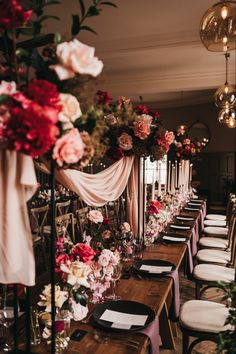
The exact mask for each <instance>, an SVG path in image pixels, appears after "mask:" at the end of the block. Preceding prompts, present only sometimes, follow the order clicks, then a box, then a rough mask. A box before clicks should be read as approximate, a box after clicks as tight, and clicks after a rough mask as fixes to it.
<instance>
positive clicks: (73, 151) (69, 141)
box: [52, 128, 84, 167]
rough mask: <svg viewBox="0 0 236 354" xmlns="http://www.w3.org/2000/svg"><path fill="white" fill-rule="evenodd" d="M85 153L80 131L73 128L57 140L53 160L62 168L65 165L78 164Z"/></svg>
mask: <svg viewBox="0 0 236 354" xmlns="http://www.w3.org/2000/svg"><path fill="white" fill-rule="evenodd" d="M83 153H84V143H83V141H82V139H81V136H80V133H79V131H78V129H76V128H73V129H71V130H70V131H69V133H67V134H64V135H63V136H62V137H61V138H60V139H58V140H57V142H56V144H55V146H54V149H53V155H52V158H53V159H54V160H56V162H57V164H58V165H59V166H60V167H62V166H63V164H64V163H66V164H74V163H77V162H78V161H79V160H80V159H81V158H82V157H83Z"/></svg>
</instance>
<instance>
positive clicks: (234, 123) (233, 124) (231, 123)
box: [226, 117, 236, 128]
mask: <svg viewBox="0 0 236 354" xmlns="http://www.w3.org/2000/svg"><path fill="white" fill-rule="evenodd" d="M226 125H227V127H228V128H236V119H235V118H233V117H230V118H229V119H227V120H226Z"/></svg>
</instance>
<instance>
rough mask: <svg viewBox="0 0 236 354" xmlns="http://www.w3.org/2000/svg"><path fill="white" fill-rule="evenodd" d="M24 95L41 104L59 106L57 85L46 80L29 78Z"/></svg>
mask: <svg viewBox="0 0 236 354" xmlns="http://www.w3.org/2000/svg"><path fill="white" fill-rule="evenodd" d="M26 95H27V96H28V97H29V98H31V99H32V100H34V101H35V102H37V103H38V104H40V105H41V106H53V107H57V108H58V107H59V105H58V103H59V101H60V97H59V92H58V91H57V87H56V85H54V84H52V83H51V82H48V81H46V80H37V79H33V80H31V81H30V83H29V84H28V86H27V89H26Z"/></svg>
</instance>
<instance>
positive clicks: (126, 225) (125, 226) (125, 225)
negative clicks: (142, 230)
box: [121, 222, 131, 234]
mask: <svg viewBox="0 0 236 354" xmlns="http://www.w3.org/2000/svg"><path fill="white" fill-rule="evenodd" d="M130 230H131V229H130V224H129V223H128V222H123V224H122V226H121V231H122V234H126V233H127V232H130Z"/></svg>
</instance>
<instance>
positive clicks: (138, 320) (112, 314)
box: [100, 309, 148, 326]
mask: <svg viewBox="0 0 236 354" xmlns="http://www.w3.org/2000/svg"><path fill="white" fill-rule="evenodd" d="M147 318H148V316H147V315H135V314H131V313H124V312H118V311H113V310H108V309H106V310H105V311H104V312H103V314H102V316H101V317H100V320H103V321H108V322H113V324H118V323H119V324H122V325H123V324H124V325H130V326H132V325H134V326H144V325H145V323H146V321H147Z"/></svg>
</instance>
